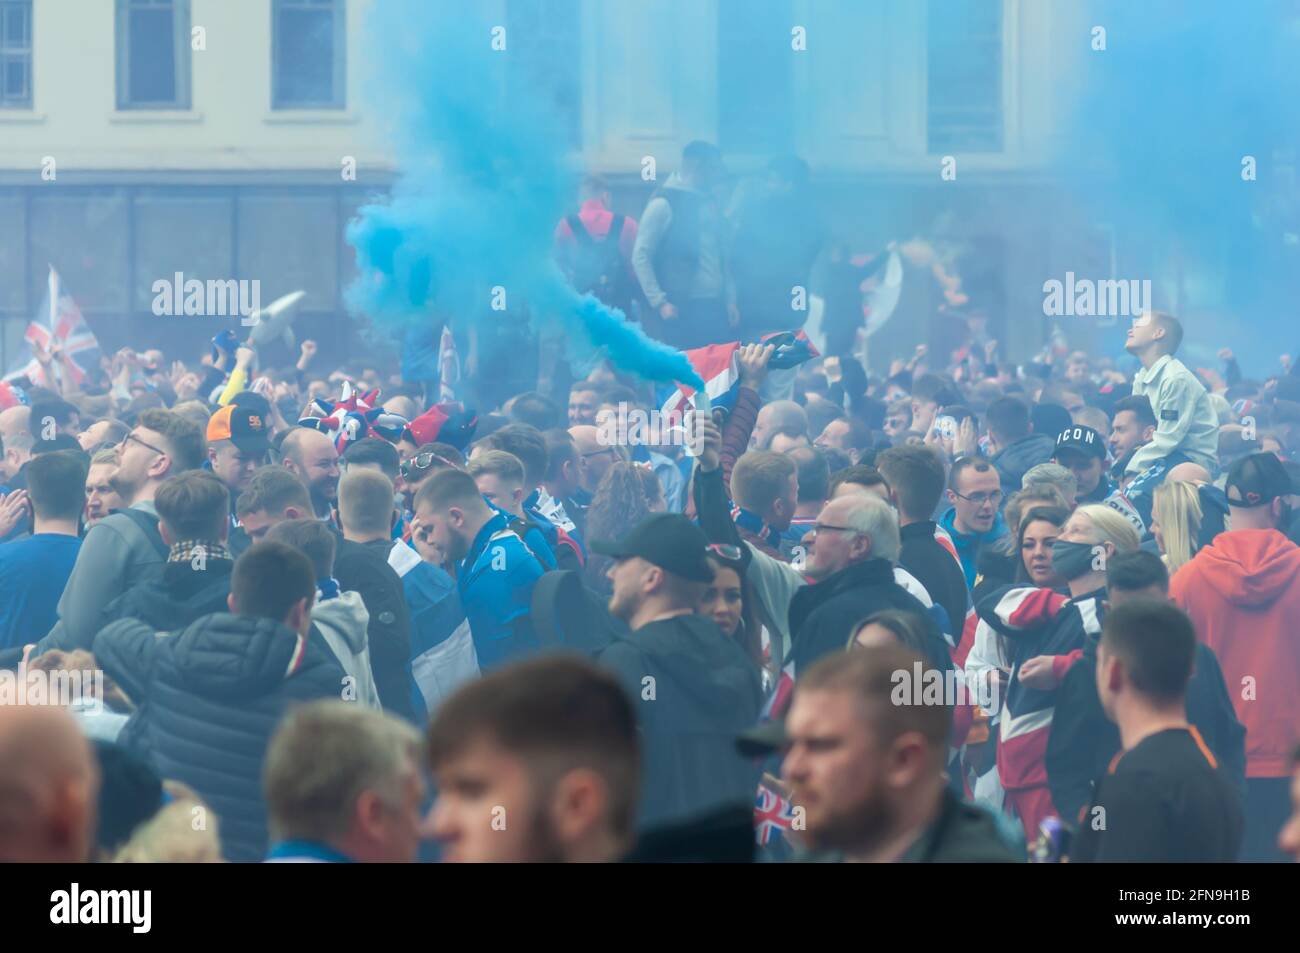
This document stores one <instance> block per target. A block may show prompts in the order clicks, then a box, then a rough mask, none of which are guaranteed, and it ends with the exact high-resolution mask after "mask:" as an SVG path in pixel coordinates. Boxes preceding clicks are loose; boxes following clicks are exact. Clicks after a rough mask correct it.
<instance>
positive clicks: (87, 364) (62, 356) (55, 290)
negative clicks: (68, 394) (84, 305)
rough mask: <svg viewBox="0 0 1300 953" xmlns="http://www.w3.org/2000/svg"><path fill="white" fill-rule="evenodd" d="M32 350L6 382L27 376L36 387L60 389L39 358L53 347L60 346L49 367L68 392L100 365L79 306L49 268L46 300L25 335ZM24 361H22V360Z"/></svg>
mask: <svg viewBox="0 0 1300 953" xmlns="http://www.w3.org/2000/svg"><path fill="white" fill-rule="evenodd" d="M23 337H24V338H25V339H26V340H27V343H28V347H29V349H30V354H31V356H30V358H29V360H28V361H27V362H26V363H24V364H22V365H20V366H18V367H15V368H14V369H12V370H11V371H10V372H9V373H8V374H6V375H5V377H4V379H5V380H7V381H8V380H13V379H14V378H17V377H23V376H26V377H27V379H28V380H30V381H31V382H32V383H33V384H37V385H39V386H42V387H49V388H51V389H54V390H58V389H59V388H58V387H57V386H56V381H53V380H50V375H49V374H47V373H46V365H43V364H42V363H41V362H40V361H39V360H37V358H36V349H37V348H39V349H41V350H45V351H49V350H50V348H51V347H52V346H53V345H54V344H56V343H57V344H58V346H59V356H58V360H57V361H52V362H51V363H50V364H49V365H48V368H49V372H50V374H52V375H54V376H55V377H62V378H63V379H64V383H65V384H66V385H67V387H68V389H70V390H76V389H79V388H80V386H81V383H82V381H84V380H85V379H86V375H87V373H89V372H90V371H91V370H92V369H93V368H94V367H95V366H96V365H97V364H98V363H99V356H100V352H99V341H97V340H96V339H95V335H94V333H93V332H92V331H91V330H90V327H89V325H87V324H86V320H85V318H83V317H82V316H81V309H80V308H79V307H77V302H76V301H74V300H73V298H72V295H71V294H70V293H69V292H68V290H67V288H66V287H65V286H64V285H63V282H62V281H61V280H60V278H59V273H58V272H57V271H55V270H54V266H53V265H51V266H50V276H49V282H48V285H47V287H46V292H45V300H44V301H43V302H42V303H41V310H40V312H39V313H38V314H37V316H36V319H35V320H33V321H32V322H31V323H30V324H28V325H27V332H26V333H25V334H24V335H23ZM20 360H21V359H20Z"/></svg>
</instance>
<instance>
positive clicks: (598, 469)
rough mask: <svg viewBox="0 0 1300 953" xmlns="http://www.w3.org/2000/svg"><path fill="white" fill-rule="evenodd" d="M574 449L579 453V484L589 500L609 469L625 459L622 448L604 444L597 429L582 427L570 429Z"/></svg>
mask: <svg viewBox="0 0 1300 953" xmlns="http://www.w3.org/2000/svg"><path fill="white" fill-rule="evenodd" d="M569 434H570V435H571V436H572V437H573V445H574V448H575V449H576V450H577V452H578V482H579V484H580V485H581V486H582V490H583V492H584V493H585V494H587V496H588V498H590V497H591V496H593V495H595V492H596V487H598V486H600V481H601V479H602V478H604V476H605V474H606V473H608V472H609V468H610V467H612V466H613V465H614V464H616V463H618V462H620V461H621V460H622V459H623V453H622V450H621V448H619V447H616V446H614V445H613V444H609V443H602V442H601V440H600V430H599V429H598V428H596V427H592V426H588V425H585V424H584V425H581V426H578V427H570V428H569Z"/></svg>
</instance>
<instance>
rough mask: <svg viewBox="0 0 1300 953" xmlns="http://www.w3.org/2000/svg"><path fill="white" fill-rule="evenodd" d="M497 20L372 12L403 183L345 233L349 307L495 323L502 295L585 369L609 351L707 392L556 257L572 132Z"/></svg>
mask: <svg viewBox="0 0 1300 953" xmlns="http://www.w3.org/2000/svg"><path fill="white" fill-rule="evenodd" d="M497 25H498V24H497V23H496V22H493V20H491V19H490V18H488V17H487V16H485V15H484V14H483V13H482V12H481V11H478V10H475V9H474V6H473V5H470V4H454V5H453V4H441V3H430V2H428V0H383V2H380V3H375V4H372V5H370V6H369V7H368V8H367V13H366V29H367V31H368V33H367V37H366V40H365V47H366V55H365V56H363V57H362V61H363V62H364V63H366V65H367V69H368V70H369V71H370V72H369V75H368V76H367V77H366V80H365V83H366V95H367V98H368V100H369V102H370V104H371V106H370V108H372V109H374V110H375V111H376V112H377V113H379V114H380V115H383V116H386V117H389V118H390V119H391V121H392V123H393V129H392V132H393V147H394V154H395V156H396V159H397V163H398V168H399V177H398V180H397V182H396V184H395V186H394V188H393V190H392V192H391V194H390V195H389V196H388V197H386V198H385V199H384V200H381V201H376V202H375V203H374V204H370V205H366V206H364V207H362V208H361V210H360V212H359V217H358V218H357V219H355V220H354V221H353V222H351V223H350V224H349V226H348V229H347V233H346V234H347V240H348V242H349V244H351V245H352V247H353V248H354V249H355V250H356V255H357V265H358V268H359V272H360V274H359V276H358V278H357V279H356V280H355V281H354V282H353V283H352V285H351V286H350V287H349V288H348V289H347V292H346V294H345V300H346V302H347V305H348V308H349V309H350V310H351V311H352V312H353V313H359V314H364V315H367V316H369V317H370V318H371V319H372V320H374V321H375V322H376V323H377V324H380V325H382V326H399V327H400V326H408V327H409V326H411V325H415V324H418V323H420V322H427V321H429V320H430V313H431V311H434V310H436V311H439V312H441V313H443V314H448V315H452V316H453V323H455V322H456V321H464V320H479V321H482V320H491V319H492V317H493V316H499V315H497V314H496V313H494V312H493V311H492V310H491V309H490V302H491V300H492V295H493V289H494V288H497V287H500V288H502V289H504V291H505V295H506V299H505V303H506V306H507V308H508V309H509V310H510V311H512V312H513V311H515V310H516V309H518V308H519V307H520V306H522V305H524V304H525V303H526V304H527V306H528V307H529V308H530V309H531V317H532V319H533V321H534V323H535V325H537V326H539V327H548V326H549V327H552V328H555V327H559V328H561V329H562V330H563V332H564V335H565V338H566V340H567V342H568V346H569V349H570V357H571V358H572V359H574V360H575V361H578V362H582V361H584V360H589V359H591V358H593V357H595V356H597V355H599V356H605V357H608V358H609V359H610V361H612V362H613V363H614V364H615V365H616V366H617V367H619V368H620V369H622V370H624V371H628V372H631V373H634V374H637V375H639V376H640V377H642V378H645V379H648V380H652V381H668V380H674V379H675V380H680V381H683V382H686V383H690V384H693V385H696V386H698V385H699V384H700V381H699V378H698V377H697V375H696V374H695V372H694V371H693V370H692V368H691V366H690V362H689V361H688V360H687V359H686V357H685V356H684V355H683V354H682V353H681V352H679V351H676V350H674V349H672V348H669V347H666V346H664V345H662V344H659V343H657V342H655V341H652V340H651V339H649V338H648V337H646V335H645V334H644V332H643V331H642V330H641V329H640V327H639V326H637V325H634V324H632V323H630V322H628V321H626V320H625V319H624V317H623V315H622V314H621V312H618V311H613V310H610V309H609V308H606V307H605V306H604V305H602V304H601V303H600V302H598V301H596V300H595V299H594V298H591V297H590V296H581V295H578V294H577V293H576V292H574V291H573V290H572V289H571V288H570V287H569V286H568V284H567V283H566V282H565V280H564V277H563V275H562V274H561V273H560V271H559V269H558V268H557V267H556V266H555V264H554V262H553V261H552V259H551V242H552V234H553V231H554V227H555V223H556V222H557V221H558V220H559V219H560V217H561V216H562V215H563V214H564V213H565V211H566V210H567V207H568V206H569V204H570V203H571V201H572V182H573V176H572V174H571V172H570V171H569V170H567V169H566V168H565V166H564V163H563V157H564V155H565V153H566V151H567V144H566V143H565V142H564V138H563V129H564V125H563V122H562V120H561V118H560V117H559V116H558V115H557V112H556V110H555V108H554V106H553V104H551V103H548V102H547V101H546V99H545V97H544V96H542V95H540V94H538V93H537V92H536V90H537V88H538V87H537V86H536V85H532V86H530V85H528V84H527V83H521V82H519V81H518V70H519V66H518V63H517V62H516V61H512V57H516V59H517V58H518V57H519V52H520V51H521V50H526V44H528V43H529V42H530V41H532V40H533V39H534V38H533V37H530V36H528V35H523V33H521V31H517V30H516V31H511V32H507V33H506V34H505V36H504V41H505V49H504V50H503V51H502V50H497V49H494V48H493V40H494V33H493V31H494V28H495V27H496V26H497ZM500 38H501V37H500V35H499V34H498V35H497V39H498V41H499V40H500ZM512 70H514V71H515V72H514V74H513V75H512ZM507 91H508V92H507Z"/></svg>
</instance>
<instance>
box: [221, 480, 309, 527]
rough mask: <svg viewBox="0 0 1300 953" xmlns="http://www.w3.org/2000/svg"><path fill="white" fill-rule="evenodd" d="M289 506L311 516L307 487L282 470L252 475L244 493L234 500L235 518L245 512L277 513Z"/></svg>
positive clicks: (245, 513) (246, 513)
mask: <svg viewBox="0 0 1300 953" xmlns="http://www.w3.org/2000/svg"><path fill="white" fill-rule="evenodd" d="M290 506H296V507H298V509H300V510H302V511H303V512H304V513H311V512H312V506H311V493H310V492H309V491H308V489H307V484H305V483H303V482H302V480H300V479H298V476H297V474H294V473H290V472H289V471H288V470H286V469H285V468H284V467H262V468H261V469H260V470H258V471H256V472H255V473H254V474H253V479H252V480H250V481H249V484H248V486H247V487H245V488H244V492H242V493H240V494H239V499H238V500H236V501H235V515H237V516H239V517H240V518H243V517H244V516H247V515H248V514H249V513H275V514H277V515H278V514H280V513H283V512H284V511H285V509H287V508H288V507H290Z"/></svg>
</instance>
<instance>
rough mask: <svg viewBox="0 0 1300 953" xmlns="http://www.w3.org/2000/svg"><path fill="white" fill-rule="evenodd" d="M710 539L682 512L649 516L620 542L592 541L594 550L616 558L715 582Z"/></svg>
mask: <svg viewBox="0 0 1300 953" xmlns="http://www.w3.org/2000/svg"><path fill="white" fill-rule="evenodd" d="M708 548H709V540H708V537H706V536H705V535H704V530H702V529H700V528H699V527H698V526H696V525H695V524H694V523H692V522H691V521H690V520H688V519H687V518H686V517H685V516H682V515H681V514H680V513H658V514H656V515H654V516H650V517H647V518H646V519H644V520H642V521H641V522H640V523H638V524H637V525H636V526H635V527H633V529H632V531H631V532H630V533H628V534H627V535H626V536H624V537H623V538H622V539H621V540H618V541H617V542H610V541H608V540H592V542H591V550H592V552H595V553H600V554H601V555H602V556H613V557H614V558H615V559H630V558H633V557H639V558H641V559H644V560H645V561H646V562H648V563H654V564H655V565H656V566H658V567H659V568H660V569H663V570H665V571H667V572H670V573H672V574H673V575H674V576H680V577H681V578H682V579H688V580H690V581H692V582H712V581H713V567H712V566H710V565H709V560H708Z"/></svg>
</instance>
